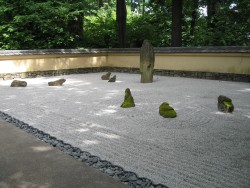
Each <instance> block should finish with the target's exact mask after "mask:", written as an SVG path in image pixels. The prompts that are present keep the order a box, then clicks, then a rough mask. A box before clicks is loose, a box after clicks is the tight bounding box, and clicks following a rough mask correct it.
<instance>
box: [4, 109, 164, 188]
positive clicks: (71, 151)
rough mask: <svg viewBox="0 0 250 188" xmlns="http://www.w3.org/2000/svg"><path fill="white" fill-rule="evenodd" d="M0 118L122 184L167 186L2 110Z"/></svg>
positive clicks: (141, 187)
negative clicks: (139, 175)
mask: <svg viewBox="0 0 250 188" xmlns="http://www.w3.org/2000/svg"><path fill="white" fill-rule="evenodd" d="M0 118H2V119H3V120H5V121H6V122H9V123H10V124H12V125H14V126H16V127H19V128H20V129H22V130H24V131H26V132H27V133H30V134H32V135H34V136H35V137H37V138H38V139H40V140H42V141H44V142H46V143H48V144H50V145H51V146H53V147H56V148H58V149H59V150H61V151H62V152H63V153H66V154H68V155H70V156H72V157H74V158H75V159H76V160H79V161H81V162H83V163H85V164H87V165H88V166H92V167H94V168H96V169H98V170H100V171H101V172H103V173H105V174H107V175H108V176H111V177H113V178H115V179H117V180H119V181H121V182H123V183H124V184H127V185H129V186H130V187H134V188H168V187H167V186H165V185H162V184H154V183H153V182H152V181H151V180H150V179H147V178H141V177H138V176H137V174H136V173H134V172H130V171H125V170H124V169H123V168H122V167H120V166H116V165H113V164H112V163H111V162H109V161H106V160H102V159H100V158H99V157H97V156H94V155H91V154H90V153H89V152H87V151H82V150H81V149H79V148H77V147H74V146H72V145H70V144H67V143H65V142H64V141H62V140H58V139H57V138H55V137H53V136H51V135H49V134H47V133H45V132H43V131H41V130H39V129H37V128H34V127H32V126H30V125H28V124H27V123H24V122H22V121H20V120H18V119H16V118H14V117H12V116H10V115H8V114H6V113H4V112H1V111H0Z"/></svg>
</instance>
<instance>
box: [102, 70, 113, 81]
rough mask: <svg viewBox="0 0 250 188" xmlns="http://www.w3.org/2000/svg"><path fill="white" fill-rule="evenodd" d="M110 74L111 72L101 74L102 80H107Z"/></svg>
mask: <svg viewBox="0 0 250 188" xmlns="http://www.w3.org/2000/svg"><path fill="white" fill-rule="evenodd" d="M110 75H111V72H108V73H106V74H104V75H102V77H101V78H102V80H109V78H110Z"/></svg>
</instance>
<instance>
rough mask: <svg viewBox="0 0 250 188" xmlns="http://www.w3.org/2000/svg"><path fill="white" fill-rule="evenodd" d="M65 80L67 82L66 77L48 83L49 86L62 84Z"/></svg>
mask: <svg viewBox="0 0 250 188" xmlns="http://www.w3.org/2000/svg"><path fill="white" fill-rule="evenodd" d="M64 82H66V79H64V78H62V79H59V80H56V81H53V82H48V85H49V86H62V85H63V83H64Z"/></svg>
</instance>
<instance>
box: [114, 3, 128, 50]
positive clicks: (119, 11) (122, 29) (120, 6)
mask: <svg viewBox="0 0 250 188" xmlns="http://www.w3.org/2000/svg"><path fill="white" fill-rule="evenodd" d="M126 18H127V10H126V1H125V0H116V20H117V26H118V29H117V30H118V43H119V47H120V48H125V47H126V39H125V36H126Z"/></svg>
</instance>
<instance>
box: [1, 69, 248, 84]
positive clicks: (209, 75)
mask: <svg viewBox="0 0 250 188" xmlns="http://www.w3.org/2000/svg"><path fill="white" fill-rule="evenodd" d="M98 72H119V73H130V74H140V70H139V69H138V68H126V67H93V68H76V69H62V70H48V71H34V72H22V73H4V74H0V80H12V79H18V78H36V77H50V76H63V75H70V74H88V73H98ZM154 75H160V76H170V77H184V78H199V79H208V80H223V81H235V82H247V83H250V74H233V73H215V72H197V71H180V70H160V69H155V70H154Z"/></svg>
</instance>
